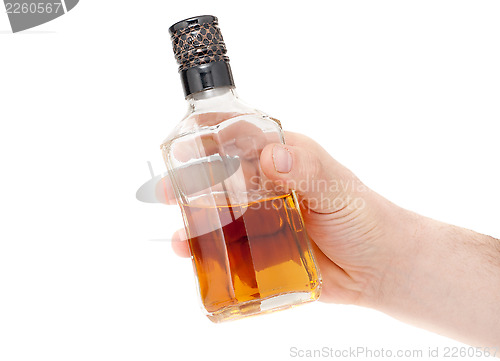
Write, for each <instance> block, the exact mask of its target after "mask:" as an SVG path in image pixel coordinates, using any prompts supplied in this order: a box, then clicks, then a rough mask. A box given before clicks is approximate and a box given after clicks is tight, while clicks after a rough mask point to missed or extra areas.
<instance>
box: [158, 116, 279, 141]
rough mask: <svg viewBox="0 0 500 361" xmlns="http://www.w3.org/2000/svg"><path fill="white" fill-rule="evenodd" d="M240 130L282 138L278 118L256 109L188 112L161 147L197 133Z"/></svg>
mask: <svg viewBox="0 0 500 361" xmlns="http://www.w3.org/2000/svg"><path fill="white" fill-rule="evenodd" d="M229 127H231V128H232V129H239V130H240V131H241V132H245V131H248V130H249V129H254V130H259V131H262V132H278V133H280V137H283V136H282V129H281V123H280V121H279V120H277V119H276V118H273V117H271V116H269V115H268V114H266V113H264V112H262V111H260V110H258V109H254V108H250V107H248V108H239V109H235V108H232V109H228V108H226V109H221V110H215V109H210V110H208V109H207V110H205V111H194V112H193V111H188V113H187V114H186V116H185V117H184V118H183V119H182V120H181V121H180V122H179V123H177V125H176V126H175V128H174V129H173V130H172V131H171V132H170V134H169V135H168V136H167V137H166V138H165V140H164V141H163V142H162V144H161V147H162V148H164V147H165V146H166V145H168V144H170V143H172V142H173V141H175V140H176V139H178V138H181V137H185V136H188V135H194V134H196V133H217V132H219V131H221V130H222V129H224V128H229Z"/></svg>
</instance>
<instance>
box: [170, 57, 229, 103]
mask: <svg viewBox="0 0 500 361" xmlns="http://www.w3.org/2000/svg"><path fill="white" fill-rule="evenodd" d="M180 75H181V81H182V87H183V89H184V95H185V96H186V97H188V96H190V95H191V94H195V93H198V92H201V91H205V90H208V89H215V88H219V87H226V86H232V87H234V80H233V74H232V72H231V67H230V65H229V61H215V62H209V63H205V64H200V65H196V66H193V67H191V68H188V69H184V70H181V71H180Z"/></svg>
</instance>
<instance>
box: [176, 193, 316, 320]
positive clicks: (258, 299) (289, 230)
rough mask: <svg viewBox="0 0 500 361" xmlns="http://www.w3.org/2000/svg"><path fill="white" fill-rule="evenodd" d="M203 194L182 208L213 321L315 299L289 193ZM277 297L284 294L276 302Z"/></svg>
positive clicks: (308, 253)
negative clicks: (239, 200)
mask: <svg viewBox="0 0 500 361" xmlns="http://www.w3.org/2000/svg"><path fill="white" fill-rule="evenodd" d="M207 197H209V198H208V199H209V202H206V201H207V199H205V200H204V201H205V202H203V200H202V201H200V202H196V201H194V202H190V204H189V205H182V206H181V208H182V210H183V213H184V217H185V222H186V226H187V230H188V237H190V238H189V246H190V250H191V255H192V257H193V262H194V265H195V269H196V272H197V276H198V284H199V290H200V295H201V298H202V302H203V306H204V307H205V309H206V311H207V312H208V317H209V318H211V320H212V321H214V322H219V321H224V320H226V319H235V318H240V317H244V316H248V315H252V314H256V313H262V312H266V311H273V310H275V309H282V308H286V307H289V306H291V305H293V304H298V303H303V302H307V301H312V300H314V299H316V298H318V296H319V290H320V277H319V273H318V270H317V268H316V264H315V262H314V256H313V254H312V250H311V248H310V244H309V241H308V237H307V234H306V231H305V229H304V225H303V220H302V217H301V214H300V211H299V209H298V208H297V204H296V202H295V201H294V197H293V195H291V194H289V195H283V196H277V197H273V198H266V199H261V200H258V201H255V202H250V203H246V204H237V205H234V204H229V203H230V201H229V200H228V199H227V198H226V197H225V196H223V195H209V196H207ZM221 197H224V198H221ZM203 203H205V204H203ZM206 203H208V204H206ZM210 203H212V204H210ZM221 203H222V204H223V205H220V204H221ZM228 204H229V205H228ZM278 296H286V297H281V298H282V299H283V300H281V301H278V302H276V299H277V297H278ZM273 299H274V302H267V303H266V300H268V301H272V300H273Z"/></svg>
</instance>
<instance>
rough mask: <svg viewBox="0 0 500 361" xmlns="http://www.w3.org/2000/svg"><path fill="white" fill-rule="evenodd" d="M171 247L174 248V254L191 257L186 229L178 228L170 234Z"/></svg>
mask: <svg viewBox="0 0 500 361" xmlns="http://www.w3.org/2000/svg"><path fill="white" fill-rule="evenodd" d="M172 249H173V250H174V252H175V254H176V255H178V256H180V257H184V258H189V257H191V252H190V251H189V245H188V241H187V236H186V231H185V230H184V229H179V230H177V231H175V232H174V234H173V235H172Z"/></svg>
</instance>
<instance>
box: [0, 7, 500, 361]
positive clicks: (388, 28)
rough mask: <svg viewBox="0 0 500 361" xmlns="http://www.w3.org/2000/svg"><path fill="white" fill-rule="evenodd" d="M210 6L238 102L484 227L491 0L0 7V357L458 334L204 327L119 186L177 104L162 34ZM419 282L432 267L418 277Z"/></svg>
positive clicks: (446, 214)
mask: <svg viewBox="0 0 500 361" xmlns="http://www.w3.org/2000/svg"><path fill="white" fill-rule="evenodd" d="M201 14H214V15H216V16H218V17H219V22H220V26H221V29H222V32H223V35H224V38H225V40H226V43H227V46H228V49H229V53H228V55H229V56H230V58H231V64H232V68H233V73H234V76H235V81H236V85H237V87H238V92H239V94H240V96H241V97H242V98H243V99H244V100H245V101H246V102H247V103H250V104H253V105H255V106H257V107H259V108H260V109H262V110H264V111H266V112H268V113H270V114H271V115H273V116H276V117H278V118H279V119H281V121H282V123H283V125H284V127H285V128H286V129H288V130H293V131H298V132H303V133H305V134H307V135H309V136H311V137H313V138H314V139H316V140H317V141H318V142H319V143H320V144H322V145H323V146H324V147H325V148H326V149H327V150H328V151H329V152H331V154H332V155H333V156H334V157H335V158H336V159H338V160H339V161H340V162H342V163H343V164H345V165H346V166H347V167H349V168H350V169H351V170H353V171H354V172H355V173H356V174H357V175H358V176H359V177H360V178H361V179H362V180H363V181H364V182H365V183H366V184H367V185H368V186H370V187H371V188H373V189H375V190H376V191H378V192H379V193H381V194H382V195H384V196H386V197H387V198H389V199H391V200H392V201H393V202H395V203H397V204H399V205H401V206H403V207H406V208H409V209H412V210H414V211H417V212H419V213H422V214H425V215H427V216H430V217H433V218H437V219H440V220H443V221H446V222H450V223H454V224H457V225H461V226H464V227H467V228H472V229H474V230H477V231H479V232H483V233H487V234H490V235H492V236H496V237H499V236H500V225H499V223H498V219H499V214H500V212H499V211H498V206H497V205H498V204H499V202H500V191H499V190H498V184H499V183H500V171H499V166H498V164H499V158H500V152H499V146H498V130H499V122H500V107H499V99H500V66H499V64H500V50H499V49H500V47H499V44H500V21H499V18H500V3H498V2H497V1H480V2H478V1H468V2H466V1H456V0H454V1H419V2H416V1H411V2H408V1H349V2H348V1H343V2H338V1H337V2H332V1H308V2H293V1H255V0H254V1H251V2H246V3H238V2H236V1H210V2H209V1H193V0H191V1H177V2H174V1H160V0H149V1H140V2H139V1H118V0H108V1H90V0H83V1H81V2H80V4H79V5H78V6H77V7H76V8H74V9H73V10H72V11H70V12H69V13H68V14H67V15H65V16H63V17H61V18H59V19H56V20H54V21H53V22H50V23H47V24H45V25H42V26H39V27H37V28H35V29H32V30H31V31H26V32H24V33H19V34H11V33H9V30H10V27H9V24H8V21H7V16H6V14H4V13H3V9H2V13H0V54H1V55H0V122H1V123H0V124H1V125H0V127H1V128H0V154H1V158H0V160H1V163H0V164H1V178H0V185H1V188H0V195H1V198H0V209H1V224H0V360H2V361H4V360H5V361H7V360H9V361H10V360H182V359H187V358H190V359H193V360H194V359H200V360H205V359H207V360H212V359H214V360H215V359H217V360H230V359H231V360H257V359H265V360H271V359H276V360H287V359H291V357H290V347H298V348H303V349H307V348H319V347H323V346H328V347H332V348H334V349H345V348H349V347H365V346H366V347H371V348H373V349H380V348H384V349H423V350H427V349H428V348H429V347H436V346H439V347H441V352H443V348H444V347H445V346H461V344H459V343H457V342H454V341H451V340H448V339H446V338H444V337H441V336H437V335H435V334H432V333H429V332H427V331H423V330H420V329H416V328H413V327H411V326H407V325H405V324H402V323H400V322H398V321H395V320H393V319H391V318H390V317H388V316H386V315H383V314H381V313H378V312H376V311H372V310H369V309H362V308H358V307H354V306H341V305H332V304H324V303H321V302H315V303H313V304H308V305H305V306H301V307H298V308H295V309H292V310H288V311H284V312H279V313H276V314H271V315H265V316H260V317H255V318H250V319H245V320H241V321H236V322H231V323H226V324H219V325H215V324H212V323H210V322H209V321H208V319H206V318H205V317H204V316H203V315H202V312H201V310H200V308H199V301H198V296H197V293H196V289H195V279H194V276H193V272H192V266H191V264H190V261H189V260H188V259H181V258H178V257H176V256H175V255H174V254H173V252H172V251H171V248H170V244H169V243H168V242H161V241H152V240H151V239H154V238H168V237H170V235H171V233H172V232H173V231H174V230H175V229H176V228H177V227H178V224H179V220H180V217H179V215H178V210H177V209H176V208H169V207H167V206H162V205H150V204H143V203H140V202H138V201H137V200H136V199H135V191H136V189H137V188H138V187H139V186H140V185H141V184H142V183H143V182H145V181H146V180H147V179H148V178H149V177H150V175H149V170H148V167H147V163H146V162H147V161H151V162H152V164H153V167H154V169H155V171H156V173H158V172H163V165H162V159H161V156H160V151H159V144H160V143H161V141H162V140H163V139H164V138H165V137H166V135H167V134H168V133H169V132H170V130H171V129H172V128H173V126H174V125H175V124H176V122H178V121H179V120H180V119H181V117H182V116H183V114H184V111H185V103H184V99H183V96H182V89H181V85H180V82H179V78H178V74H177V65H176V63H175V61H174V57H173V54H172V51H171V45H170V39H169V35H168V32H167V29H168V27H169V26H170V25H171V24H172V23H174V22H176V21H178V20H181V19H184V18H186V17H190V16H195V15H201ZM436 277H439V275H438V274H437V275H436Z"/></svg>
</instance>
